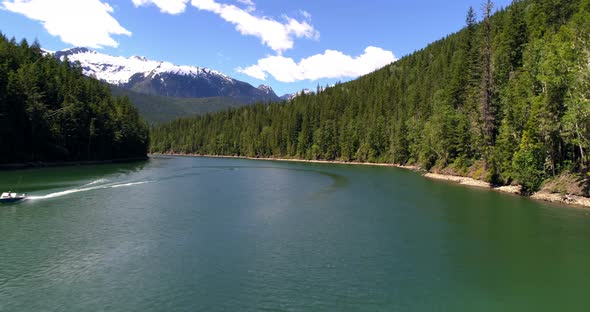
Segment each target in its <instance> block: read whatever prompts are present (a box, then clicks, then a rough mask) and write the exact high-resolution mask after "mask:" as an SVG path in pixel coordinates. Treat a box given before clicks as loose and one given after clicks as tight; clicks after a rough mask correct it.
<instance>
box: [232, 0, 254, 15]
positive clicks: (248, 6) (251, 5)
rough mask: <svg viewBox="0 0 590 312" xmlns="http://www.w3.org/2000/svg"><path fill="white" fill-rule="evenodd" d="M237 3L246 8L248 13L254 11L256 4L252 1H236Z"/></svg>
mask: <svg viewBox="0 0 590 312" xmlns="http://www.w3.org/2000/svg"><path fill="white" fill-rule="evenodd" d="M236 1H238V3H241V4H243V5H245V6H246V10H247V11H248V12H253V11H255V10H256V4H255V3H254V2H253V1H252V0H236Z"/></svg>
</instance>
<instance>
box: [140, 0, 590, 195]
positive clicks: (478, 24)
mask: <svg viewBox="0 0 590 312" xmlns="http://www.w3.org/2000/svg"><path fill="white" fill-rule="evenodd" d="M589 149H590V0H516V1H513V3H512V4H511V5H510V6H508V7H506V8H494V4H493V3H492V2H491V1H486V2H485V3H483V5H482V7H481V8H477V9H473V8H470V9H469V10H468V11H467V14H466V25H465V27H464V28H463V29H462V30H461V31H459V32H457V33H454V34H451V35H449V36H447V37H446V38H443V39H441V40H439V41H437V42H434V43H432V44H430V45H429V46H428V47H426V48H424V49H422V50H420V51H416V52H415V53H413V54H411V55H408V56H406V57H403V58H402V59H400V60H398V61H396V62H394V63H393V64H390V65H388V66H386V67H384V68H382V69H379V70H377V71H375V72H373V73H371V74H368V75H365V76H363V77H361V78H359V79H357V80H354V81H351V82H347V83H340V84H337V85H335V86H333V87H329V88H319V87H318V90H317V92H316V94H312V95H301V96H299V97H297V98H295V99H293V100H292V101H289V102H281V103H274V104H270V105H263V104H258V105H254V106H251V107H243V108H237V109H230V110H227V111H223V112H219V113H214V114H208V115H205V116H199V117H194V118H184V119H178V120H175V121H172V122H169V123H166V124H162V125H160V126H157V127H155V128H154V129H152V131H151V151H152V152H161V153H166V152H175V153H195V154H203V155H235V156H249V157H284V158H300V159H320V160H341V161H359V162H382V163H396V164H415V165H419V166H421V167H422V168H424V169H426V170H430V171H436V172H444V173H450V174H456V175H465V176H471V177H474V178H477V179H482V180H486V181H489V182H491V183H494V184H496V185H505V184H517V183H518V184H520V185H522V187H523V188H522V192H523V193H524V194H528V193H531V192H534V191H536V190H538V189H539V188H540V186H541V184H542V183H543V181H546V180H547V179H550V178H552V177H557V176H559V175H561V174H570V175H571V174H573V175H575V176H577V177H579V178H580V179H583V178H584V177H587V170H588V166H589V165H590V156H589V152H590V151H589Z"/></svg>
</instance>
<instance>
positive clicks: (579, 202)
mask: <svg viewBox="0 0 590 312" xmlns="http://www.w3.org/2000/svg"><path fill="white" fill-rule="evenodd" d="M150 155H154V156H180V157H203V158H235V159H249V160H267V161H283V162H299V163H314V164H336V165H360V166H376V167H393V168H401V169H407V170H412V171H416V172H421V173H422V176H423V177H425V178H427V179H431V180H438V181H446V182H451V183H456V184H460V185H465V186H469V187H477V188H485V189H489V190H492V191H496V192H501V193H507V194H512V195H519V196H522V195H520V188H521V187H520V186H516V185H505V186H493V185H491V184H490V183H488V182H485V181H481V180H476V179H473V178H469V177H462V176H455V175H446V174H439V173H432V172H427V171H426V170H424V169H422V168H420V167H418V166H404V165H399V164H390V163H366V162H356V161H350V162H347V161H341V160H334V161H330V160H307V159H299V158H274V157H247V156H227V155H200V154H191V153H188V154H187V153H153V154H150ZM523 197H527V198H530V199H534V200H540V201H545V202H551V203H560V204H566V205H570V206H576V207H580V208H590V198H589V197H583V196H577V195H569V194H560V193H548V192H544V191H539V192H537V193H534V194H533V195H531V196H523Z"/></svg>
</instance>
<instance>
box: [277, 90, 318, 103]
mask: <svg viewBox="0 0 590 312" xmlns="http://www.w3.org/2000/svg"><path fill="white" fill-rule="evenodd" d="M312 93H313V91H311V90H309V89H303V90H301V91H299V92H295V93H288V94H285V95H283V96H281V97H280V99H281V100H285V101H291V100H292V99H294V98H296V97H298V96H301V95H304V94H305V95H308V94H312Z"/></svg>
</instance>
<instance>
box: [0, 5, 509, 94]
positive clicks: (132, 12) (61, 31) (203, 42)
mask: <svg viewBox="0 0 590 312" xmlns="http://www.w3.org/2000/svg"><path fill="white" fill-rule="evenodd" d="M0 2H1V5H0V8H2V9H0V31H2V32H3V33H4V34H5V35H7V36H10V37H12V36H14V37H16V38H17V39H20V38H27V39H28V40H34V39H35V38H36V39H38V40H39V41H40V42H41V44H42V46H43V47H44V48H47V49H50V50H61V49H65V48H68V47H72V46H76V45H81V46H89V47H94V48H96V50H98V51H100V52H102V53H107V54H113V55H123V56H131V55H141V56H146V57H147V58H150V59H154V60H163V61H170V62H172V63H176V64H180V65H194V66H202V67H209V68H212V69H216V70H219V71H221V72H223V73H225V74H228V75H230V76H232V77H235V78H237V79H240V80H244V81H247V82H249V83H251V84H252V85H255V86H257V85H259V84H267V85H270V86H272V87H273V89H274V90H275V92H276V93H277V94H279V95H282V94H284V93H292V92H295V91H298V90H301V89H303V88H311V89H315V86H316V85H318V84H319V85H329V84H333V83H334V82H336V81H347V80H350V79H353V78H355V77H357V76H359V75H362V74H365V73H367V72H370V71H372V70H374V69H376V68H378V67H381V66H383V65H385V64H387V63H389V62H390V61H392V60H393V59H396V58H401V57H403V56H404V55H407V54H409V53H411V52H413V51H415V50H417V49H421V48H423V47H425V46H426V45H427V44H428V43H430V42H432V41H435V40H438V39H440V38H442V37H444V36H445V35H447V34H449V33H452V32H455V31H457V30H459V29H461V28H462V27H463V25H464V23H465V14H466V12H467V9H468V8H469V6H473V7H474V8H476V9H478V8H479V7H480V6H481V2H482V0H453V1H439V0H415V1H395V0H368V1H352V0H348V1H342V0H339V1H336V0H305V1H304V0H301V1H293V0H258V1H257V0H0ZM494 2H495V4H496V7H503V6H506V5H508V4H509V3H510V2H511V1H510V0H496V1H494Z"/></svg>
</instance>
